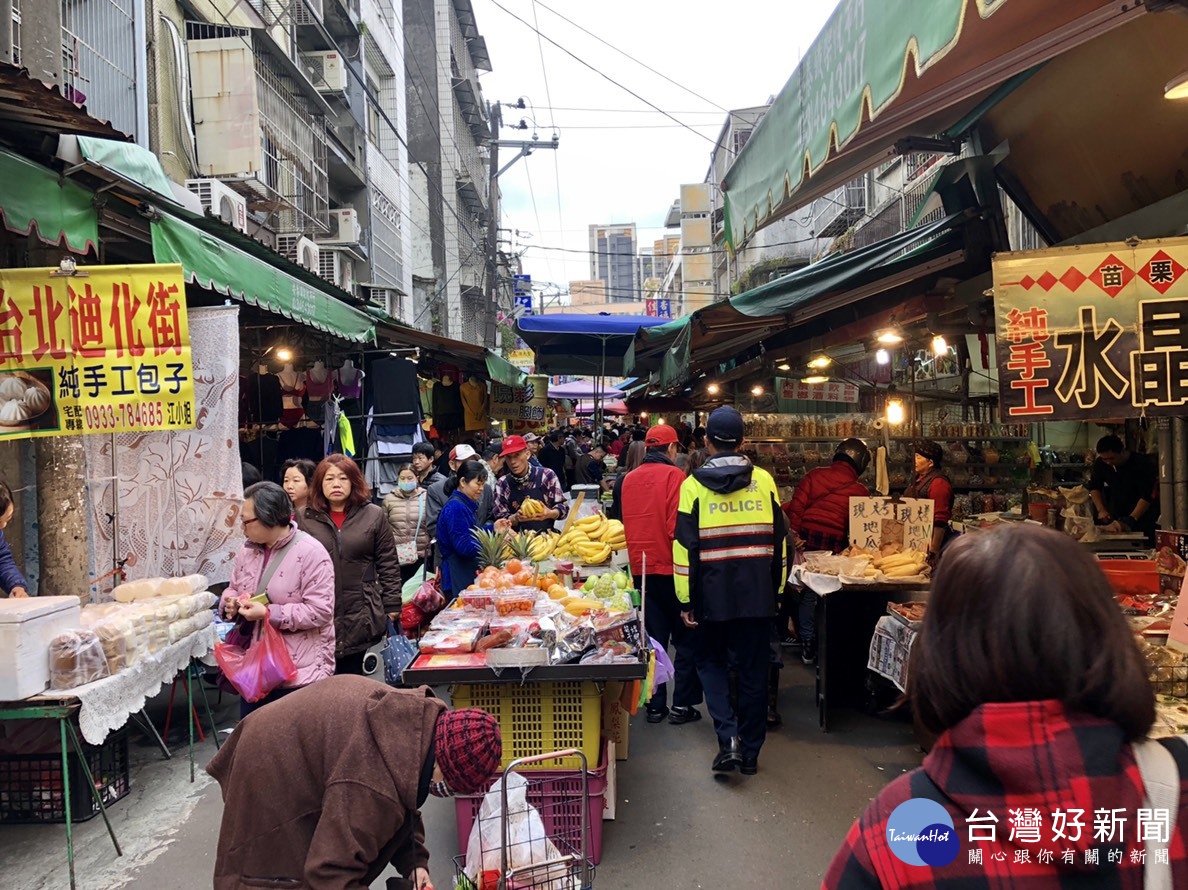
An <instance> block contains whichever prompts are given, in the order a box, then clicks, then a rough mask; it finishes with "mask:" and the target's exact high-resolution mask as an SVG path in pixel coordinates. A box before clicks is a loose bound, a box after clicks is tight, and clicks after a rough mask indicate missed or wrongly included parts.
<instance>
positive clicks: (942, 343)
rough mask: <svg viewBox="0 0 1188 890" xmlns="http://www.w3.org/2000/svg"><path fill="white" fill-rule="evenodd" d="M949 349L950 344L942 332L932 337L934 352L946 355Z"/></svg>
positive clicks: (934, 353)
mask: <svg viewBox="0 0 1188 890" xmlns="http://www.w3.org/2000/svg"><path fill="white" fill-rule="evenodd" d="M948 351H949V344H948V342H947V341H946V340H945V338H944V337H942V336H941V335H940V334H937V335H936V336H935V337H933V338H932V354H933V355H944V354H945V353H947V352H948Z"/></svg>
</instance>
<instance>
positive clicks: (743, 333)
mask: <svg viewBox="0 0 1188 890" xmlns="http://www.w3.org/2000/svg"><path fill="white" fill-rule="evenodd" d="M977 216H978V214H977V213H976V211H973V210H967V211H962V212H960V213H955V214H953V215H951V216H948V217H946V218H945V219H942V220H938V221H937V222H934V223H932V224H930V225H927V226H922V227H920V228H918V229H912V230H909V231H907V232H901V233H900V234H898V235H895V236H893V237H891V238H887V239H885V240H883V241H879V242H876V243H875V244H872V245H870V246H868V247H864V248H860V249H858V250H855V251H851V252H850V253H838V254H834V255H832V256H830V257H829V258H827V259H824V260H822V261H821V262H818V263H813V264H812V265H809V266H805V267H804V268H802V269H798V270H796V271H795V272H792V273H791V274H789V275H785V276H783V277H781V278H777V279H776V280H775V281H771V282H768V283H767V284H764V285H761V286H760V287H756V288H752V289H751V290H749V291H746V292H745V293H742V294H739V295H738V296H735V297H731V298H730V299H729V300H725V301H723V302H720V303H714V304H712V305H710V306H706V307H704V308H702V309H698V310H697V311H696V312H693V313H692V314H691V315H687V316H684V317H683V318H679V319H677V320H675V321H672V322H669V323H667V324H664V325H661V326H657V327H651V328H649V329H647V330H641V331H640V332H639V333H638V334H637V335H636V338H635V342H634V344H633V346H632V348H631V350H630V352H629V354H628V357H627V362H626V363H627V364H628V365H629V366H630V367H629V369H628V370H629V371H631V372H633V373H642V372H653V371H656V372H659V373H658V382H659V384H660V386H661V387H663V388H669V387H671V386H673V385H674V384H677V383H681V382H683V381H685V380H687V379H688V378H689V376H690V375H691V373H692V371H693V366H694V364H695V365H696V367H698V368H706V367H711V366H714V365H717V364H720V363H723V362H726V361H729V360H731V359H732V358H734V357H736V356H738V354H739V353H740V352H742V351H743V350H745V349H747V348H749V347H752V346H754V345H755V344H757V343H759V342H761V341H762V340H764V339H765V338H767V337H770V336H773V335H775V334H777V333H779V332H782V331H784V330H787V329H789V328H793V327H795V326H797V325H802V324H804V323H806V322H808V321H810V320H811V319H814V318H816V317H818V316H821V315H824V314H825V313H827V312H829V311H830V310H832V309H836V308H838V307H840V306H844V305H847V304H851V303H855V302H857V301H859V300H863V299H866V298H868V297H871V296H874V295H876V294H879V293H882V292H884V291H889V290H892V289H894V288H895V287H897V286H900V285H903V284H905V283H907V282H912V281H916V280H918V279H920V278H922V277H924V276H926V275H929V274H933V273H936V272H938V271H940V270H943V269H949V268H952V267H955V266H958V265H960V264H962V263H964V262H965V260H966V249H965V231H964V229H965V227H966V226H967V224H968V223H970V222H972V221H973V220H975V219H977Z"/></svg>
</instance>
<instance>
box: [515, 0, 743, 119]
mask: <svg viewBox="0 0 1188 890" xmlns="http://www.w3.org/2000/svg"><path fill="white" fill-rule="evenodd" d="M537 3H540V0H533V3H532V5H533V6H534V7H535V6H536V4H537ZM540 5H541V6H543V7H544V8H545V9H547V10H548V11H549V12H551V13H552V14H553V15H555V16H556V17H557V18H559V19H561V20H562V21H564V22H568V23H569V24H571V25H573V26H574V27H575V28H577V29H578V30H579V31H581V32H582V33H583V34H586V35H588V36H590V37H593V38H594V39H595V40H597V41H598V42H599V43H601V44H602V45H603V46H607V47H610V48H611V49H613V50H614V51H615V52H617V53H618V54H619V55H621V56H624V57H625V58H628V59H630V60H631V61H633V62H635V64H637V65H639V66H640V67H641V68H644V69H646V70H648V71H651V72H652V73H653V74H655V75H656V76H657V77H659V78H661V79H663V80H666V81H668V82H669V83H670V84H672V85H673V86H674V87H677V88H678V89H681V90H684V91H685V92H686V93H688V94H689V95H690V96H694V97H696V98H698V99H700V100H701V101H702V102H704V103H706V104H707V105H712V106H713V107H714V108H716V109H718V110H719V111H723V112H726V111H728V109H726V108H723V107H722V106H721V105H719V104H718V103H717V102H715V101H714V100H712V99H707V98H706V97H705V96H703V95H701V93H698V92H696V91H694V90H692V89H690V88H689V87H687V86H685V85H684V84H683V83H679V82H677V81H675V80H673V79H672V78H671V77H669V76H668V75H667V74H664V73H663V72H661V71H657V70H656V69H655V68H653V67H651V66H650V65H648V64H647V63H645V62H641V61H640V60H639V59H637V58H635V56H633V55H631V53H628V52H625V51H624V50H621V49H619V48H618V47H617V46H615V45H614V44H613V43H610V42H609V41H607V40H604V39H603V38H601V37H599V36H598V35H597V34H595V33H594V32H593V31H591V30H589V29H587V28H584V27H582V26H581V25H579V24H578V23H577V22H575V21H574V20H573V19H570V18H566V17H565V16H563V15H562V14H561V13H559V12H557V10H555V9H553V8H552V7H550V6H548V5H547V4H545V3H540ZM534 17H535V13H534Z"/></svg>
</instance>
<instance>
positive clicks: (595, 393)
mask: <svg viewBox="0 0 1188 890" xmlns="http://www.w3.org/2000/svg"><path fill="white" fill-rule="evenodd" d="M607 397H609V398H612V399H621V398H622V397H623V390H621V389H620V388H619V387H617V386H611V385H610V384H609V383H603V384H599V383H596V382H593V381H590V380H574V381H573V382H571V383H561V384H559V385H557V386H549V398H550V399H598V398H607Z"/></svg>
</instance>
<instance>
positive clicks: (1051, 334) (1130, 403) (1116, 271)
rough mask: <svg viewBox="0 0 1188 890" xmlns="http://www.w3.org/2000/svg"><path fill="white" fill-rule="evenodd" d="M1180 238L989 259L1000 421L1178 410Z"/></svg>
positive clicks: (1186, 321) (1187, 388) (1186, 288)
mask: <svg viewBox="0 0 1188 890" xmlns="http://www.w3.org/2000/svg"><path fill="white" fill-rule="evenodd" d="M1186 267H1188V239H1185V238H1177V239H1165V240H1160V241H1146V242H1140V243H1138V244H1137V245H1135V246H1131V245H1129V244H1125V243H1117V244H1092V245H1084V246H1080V247H1067V248H1054V249H1052V250H1041V251H1030V252H1027V253H1022V254H1002V255H1001V256H998V257H996V258H995V260H994V315H995V324H996V332H997V338H996V339H997V344H998V380H999V399H1000V405H1001V411H1002V416H1003V418H1004V419H1013V420H1023V421H1029V422H1032V423H1041V422H1044V421H1049V420H1082V419H1085V418H1106V417H1126V416H1135V415H1139V414H1153V415H1154V414H1180V413H1182V412H1183V411H1184V406H1185V405H1186V404H1188V277H1185V268H1186Z"/></svg>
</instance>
